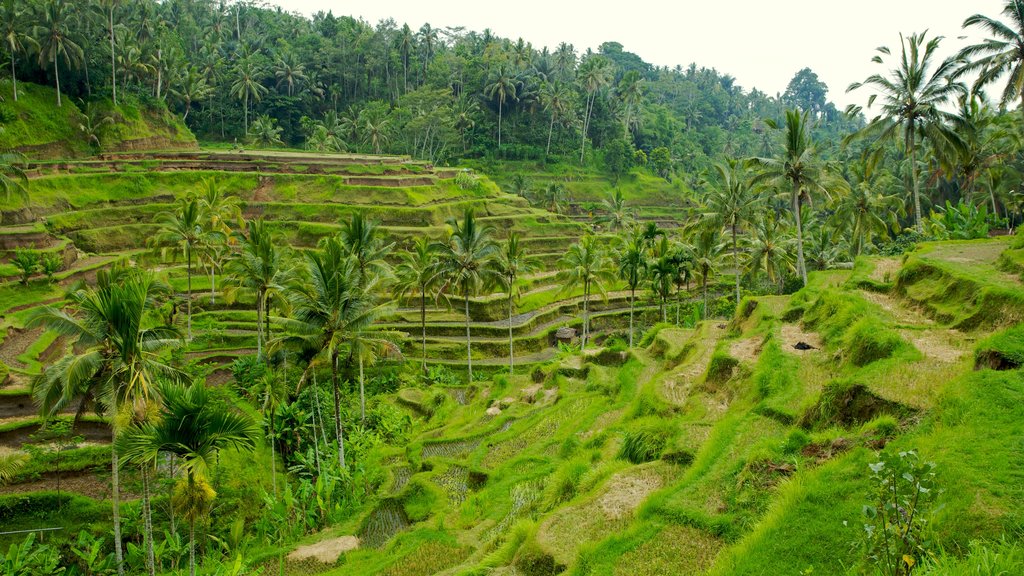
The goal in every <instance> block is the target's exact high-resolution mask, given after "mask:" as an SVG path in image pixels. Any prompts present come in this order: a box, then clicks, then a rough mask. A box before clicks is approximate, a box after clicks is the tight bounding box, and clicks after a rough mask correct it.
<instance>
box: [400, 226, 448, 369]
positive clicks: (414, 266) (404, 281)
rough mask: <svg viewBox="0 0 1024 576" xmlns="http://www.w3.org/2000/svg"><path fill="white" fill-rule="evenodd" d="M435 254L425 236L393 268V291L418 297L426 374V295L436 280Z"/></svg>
mask: <svg viewBox="0 0 1024 576" xmlns="http://www.w3.org/2000/svg"><path fill="white" fill-rule="evenodd" d="M437 262H438V260H437V252H436V250H435V249H434V244H433V243H432V242H431V241H430V240H429V239H428V238H426V237H425V236H420V237H419V238H417V239H416V241H415V242H414V244H413V247H412V249H411V250H408V251H406V252H403V253H402V254H401V262H399V264H398V266H397V267H395V277H396V278H397V282H396V284H395V289H396V290H397V291H398V294H399V295H400V296H405V295H406V294H409V293H412V294H414V295H416V294H418V295H419V300H420V328H421V329H422V334H423V336H422V345H423V350H422V357H421V358H420V362H421V365H422V368H423V373H424V374H426V373H427V294H428V293H430V292H431V291H432V289H433V287H434V286H435V282H436V280H437V277H436V276H437V272H436V270H437Z"/></svg>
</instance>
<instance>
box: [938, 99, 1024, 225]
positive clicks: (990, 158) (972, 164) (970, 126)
mask: <svg viewBox="0 0 1024 576" xmlns="http://www.w3.org/2000/svg"><path fill="white" fill-rule="evenodd" d="M1004 120H1005V119H1000V118H999V117H997V116H996V115H995V113H994V112H993V111H992V109H991V108H989V107H988V106H987V105H986V104H985V101H984V100H983V99H982V96H981V95H979V94H971V95H970V96H967V95H965V96H961V97H960V101H959V106H958V108H957V112H956V114H954V115H953V117H952V118H950V126H951V127H952V128H953V130H954V131H955V132H956V133H957V135H958V136H959V137H960V142H961V144H962V146H960V147H959V148H957V149H955V150H953V154H952V155H951V156H950V157H949V158H946V159H945V162H946V163H947V164H949V165H950V166H951V171H952V172H954V173H955V175H956V178H957V180H958V183H959V184H960V190H961V193H962V195H963V196H964V197H965V198H967V199H968V200H969V201H972V202H973V201H974V200H975V198H974V196H975V194H976V193H977V192H978V185H979V183H980V182H981V181H982V180H983V178H984V176H985V174H986V173H989V174H991V171H992V170H993V169H994V168H995V167H996V166H998V165H999V163H1000V161H1001V160H1003V159H1004V158H1005V157H1007V156H1009V155H1010V154H1011V151H1012V150H1013V149H1014V145H1013V144H1014V139H1015V136H1017V134H1016V133H1015V131H1011V130H1007V129H1006V127H1004V126H1003V125H1002V121H1004ZM1018 142H1019V140H1018ZM989 199H990V200H991V201H992V214H993V215H995V216H998V215H999V211H998V210H997V205H996V195H995V186H989Z"/></svg>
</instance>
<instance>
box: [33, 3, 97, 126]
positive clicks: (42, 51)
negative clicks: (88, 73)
mask: <svg viewBox="0 0 1024 576" xmlns="http://www.w3.org/2000/svg"><path fill="white" fill-rule="evenodd" d="M67 12H68V5H67V2H66V1H65V0H49V1H48V2H47V3H46V4H45V5H44V6H43V18H42V22H41V23H40V24H39V25H38V26H36V34H37V36H38V37H39V38H38V42H39V66H40V67H43V68H45V67H47V66H51V65H52V66H53V73H54V78H55V79H56V82H57V107H58V108H59V107H60V106H61V98H60V65H59V63H58V61H57V59H58V58H62V57H63V59H64V65H65V66H67V67H68V68H73V67H75V66H77V65H79V64H80V63H81V62H82V61H83V60H84V59H85V53H84V52H83V51H82V47H81V46H79V45H78V44H76V43H75V42H74V41H73V40H71V38H69V37H68V29H67V25H68V23H67V18H68V14H67Z"/></svg>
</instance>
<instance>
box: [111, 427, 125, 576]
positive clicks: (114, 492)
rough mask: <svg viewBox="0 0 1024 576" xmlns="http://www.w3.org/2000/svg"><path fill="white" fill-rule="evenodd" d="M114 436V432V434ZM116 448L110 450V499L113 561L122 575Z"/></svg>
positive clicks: (118, 572) (119, 575) (119, 481)
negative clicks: (111, 507) (112, 521)
mask: <svg viewBox="0 0 1024 576" xmlns="http://www.w3.org/2000/svg"><path fill="white" fill-rule="evenodd" d="M115 437H116V434H115ZM119 467H120V464H119V463H118V458H117V450H114V449H113V448H112V449H111V450H110V501H111V504H112V505H113V514H114V562H115V563H116V564H117V576H124V550H123V549H122V547H121V491H120V485H121V478H120V476H121V475H120V474H119V470H118V469H119Z"/></svg>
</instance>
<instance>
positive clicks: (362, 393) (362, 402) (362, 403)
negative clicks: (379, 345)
mask: <svg viewBox="0 0 1024 576" xmlns="http://www.w3.org/2000/svg"><path fill="white" fill-rule="evenodd" d="M363 382H364V381H363V355H362V354H359V423H360V424H366V388H365V386H364V385H363Z"/></svg>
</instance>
